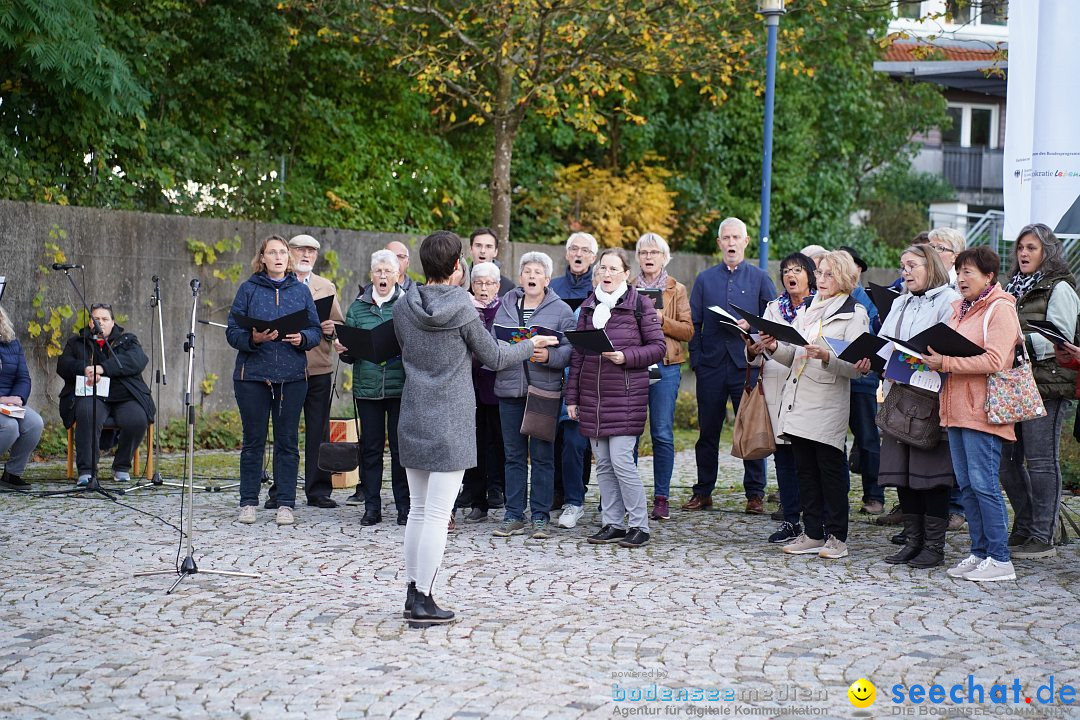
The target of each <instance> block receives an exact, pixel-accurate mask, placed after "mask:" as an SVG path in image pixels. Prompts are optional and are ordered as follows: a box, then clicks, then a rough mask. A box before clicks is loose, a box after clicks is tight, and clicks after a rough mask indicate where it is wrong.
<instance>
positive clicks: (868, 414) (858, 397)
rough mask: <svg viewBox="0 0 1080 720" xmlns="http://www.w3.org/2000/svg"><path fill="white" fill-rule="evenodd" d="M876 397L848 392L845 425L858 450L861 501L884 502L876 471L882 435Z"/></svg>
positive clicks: (879, 462)
mask: <svg viewBox="0 0 1080 720" xmlns="http://www.w3.org/2000/svg"><path fill="white" fill-rule="evenodd" d="M877 409H878V407H877V398H876V397H875V396H873V395H870V394H868V393H861V392H853V393H851V407H850V409H849V410H848V426H849V427H850V428H851V434H852V435H854V436H855V444H856V445H857V446H858V448H859V466H860V467H859V469H860V470H862V472H861V473H860V475H861V476H862V486H863V494H862V499H863V502H864V503H865V502H870V501H871V500H876V501H878V502H880V503H883V502H885V491H884V490H883V489H882V487H881V486H880V485H878V468H879V467H880V465H881V435H880V434H879V433H878V426H877V423H875V422H874V418H875V417H876V416H877Z"/></svg>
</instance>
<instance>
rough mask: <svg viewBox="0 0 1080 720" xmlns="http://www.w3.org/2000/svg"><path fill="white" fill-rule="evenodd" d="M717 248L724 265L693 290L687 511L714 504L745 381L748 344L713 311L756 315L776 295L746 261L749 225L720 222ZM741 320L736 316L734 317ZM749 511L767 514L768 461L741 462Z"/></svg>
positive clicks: (762, 273) (769, 282) (736, 221)
mask: <svg viewBox="0 0 1080 720" xmlns="http://www.w3.org/2000/svg"><path fill="white" fill-rule="evenodd" d="M716 244H717V246H718V247H719V249H720V256H721V260H722V262H721V263H720V264H719V265H714V266H713V267H711V268H709V269H707V270H705V271H704V272H702V273H701V274H700V275H698V276H697V279H695V280H694V287H693V289H692V290H691V291H690V317H691V320H692V321H693V323H694V337H693V338H692V339H691V340H690V367H691V368H692V369H693V370H694V373H695V375H696V376H697V403H698V440H697V443H696V444H695V446H694V451H695V454H696V456H697V483H696V484H695V485H694V495H693V497H692V498H690V501H689V502H688V503H686V504H685V505H683V510H702V509H704V508H707V507H709V506H711V505H712V492H713V490H714V489H715V488H716V473H717V469H718V461H717V458H718V455H719V452H720V431H721V430H722V429H723V427H724V418H725V416H726V415H727V403H728V400H731V404H732V405H733V406H734V408H735V411H736V412H738V410H739V401H740V400H741V399H742V390H743V382H744V380H745V377H746V353H745V347H746V345H745V343H744V342H743V340H742V336H741V335H739V334H738V333H736V332H734V331H731V330H726V329H724V328H723V327H722V326H721V325H720V323H719V319H720V316H719V315H717V314H716V313H714V312H712V311H710V310H709V309H708V308H710V307H711V306H713V305H719V306H720V307H721V308H723V309H724V310H726V311H727V312H729V313H732V314H734V310H733V309H732V307H731V306H732V305H738V306H739V307H741V308H743V309H744V310H749V311H751V312H754V313H757V314H758V315H760V314H762V313H764V312H765V306H766V305H767V304H768V303H769V302H770V301H771V300H773V299H774V298H775V297H776V288H775V287H774V286H773V284H772V280H770V279H769V274H768V273H766V272H765V271H764V270H762V269H760V268H758V267H755V266H754V265H751V264H750V263H748V262H746V244H747V237H746V224H745V223H744V222H743V221H742V220H739V219H738V218H727V219H726V220H724V221H723V222H722V223H720V230H719V232H718V233H717V239H716ZM736 317H737V316H736ZM743 488H744V490H745V491H746V512H748V513H754V514H759V513H763V512H765V504H764V503H765V461H764V460H744V461H743Z"/></svg>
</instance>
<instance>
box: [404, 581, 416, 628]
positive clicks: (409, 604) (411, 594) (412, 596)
mask: <svg viewBox="0 0 1080 720" xmlns="http://www.w3.org/2000/svg"><path fill="white" fill-rule="evenodd" d="M415 602H416V583H414V582H411V583H409V588H408V589H407V590H406V591H405V612H403V613H401V617H403V618H405V619H406V620H408V619H409V617H410V616H411V615H412V608H413V604H414V603H415Z"/></svg>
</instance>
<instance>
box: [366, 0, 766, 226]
mask: <svg viewBox="0 0 1080 720" xmlns="http://www.w3.org/2000/svg"><path fill="white" fill-rule="evenodd" d="M365 7H366V9H358V12H357V15H356V19H355V21H354V23H355V25H354V26H355V27H356V28H357V32H360V31H361V29H365V28H366V29H368V30H369V31H370V32H371V33H373V34H374V36H375V37H377V38H378V40H379V41H381V42H383V43H385V44H386V45H387V46H388V47H390V48H392V49H393V51H394V58H393V61H392V64H393V66H395V67H398V68H401V69H404V70H406V71H407V72H408V73H409V74H410V75H411V76H412V77H413V78H414V80H415V82H416V86H417V87H418V88H419V89H420V90H421V91H422V92H424V93H426V94H428V95H430V96H431V97H433V98H435V100H436V103H437V105H436V108H435V111H436V112H438V113H440V114H441V115H442V116H443V117H444V118H446V119H447V121H448V122H449V123H450V125H451V126H453V125H454V124H456V123H458V122H462V123H475V124H487V125H490V126H491V127H492V134H493V140H494V154H493V159H492V167H491V180H490V185H489V189H490V195H491V225H492V227H493V228H494V229H495V230H496V232H497V233H498V234H499V237H500V238H501V239H505V238H506V237H507V234H508V229H509V224H510V211H511V190H512V185H511V162H512V158H513V151H514V143H515V139H516V137H517V134H518V131H519V130H520V128H521V125H522V122H523V121H524V120H525V118H526V117H527V116H528V115H529V114H530V113H534V114H537V115H540V116H542V117H544V118H548V119H553V118H560V119H562V120H565V121H566V122H568V123H569V124H570V125H572V126H573V127H574V128H575V129H577V130H579V131H582V132H585V133H591V134H594V135H595V136H596V137H597V139H598V140H599V141H600V142H604V141H605V140H606V138H605V136H604V127H605V125H606V124H607V120H606V118H605V117H604V114H603V113H602V112H601V108H599V107H598V105H597V103H598V102H600V101H601V100H602V99H603V98H612V100H611V102H612V103H614V106H615V108H616V111H617V112H618V113H620V114H622V115H624V116H625V117H626V118H627V119H629V120H631V121H633V122H641V121H642V118H641V117H640V116H639V115H636V114H635V112H634V111H633V110H632V109H631V106H632V104H633V103H634V101H635V100H636V95H635V92H634V90H633V81H634V79H635V78H636V77H637V76H638V75H639V74H652V75H668V76H678V77H680V78H682V79H687V80H689V79H693V80H695V81H697V82H698V83H699V86H698V87H699V89H700V91H701V93H702V94H703V95H705V96H707V97H709V98H710V99H712V100H714V101H720V100H722V99H723V98H724V97H725V96H726V86H729V85H730V84H731V83H732V82H733V81H734V77H735V76H736V75H737V74H738V73H741V72H744V71H745V70H746V69H747V68H748V63H749V58H748V56H747V54H746V48H747V47H748V46H750V45H751V44H752V41H753V34H752V31H751V28H752V27H753V28H755V29H756V28H757V23H758V21H757V20H755V18H754V16H753V15H752V14H751V13H750V12H747V11H746V8H745V3H741V2H738V0H637V1H628V0H622V1H620V2H614V3H613V2H609V1H606V0H539V1H538V2H529V3H521V2H518V1H517V0H491V1H489V2H470V1H469V0H418V1H417V2H413V1H412V0H378V1H376V2H372V3H370V4H366V5H365Z"/></svg>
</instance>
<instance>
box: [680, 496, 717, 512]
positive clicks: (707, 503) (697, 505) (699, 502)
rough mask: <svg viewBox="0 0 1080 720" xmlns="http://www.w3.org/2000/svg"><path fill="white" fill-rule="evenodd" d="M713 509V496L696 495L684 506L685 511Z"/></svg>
mask: <svg viewBox="0 0 1080 720" xmlns="http://www.w3.org/2000/svg"><path fill="white" fill-rule="evenodd" d="M708 507H712V496H710V495H695V496H693V497H692V498H690V501H689V502H688V503H686V504H685V505H683V506H682V509H683V510H704V509H705V508H708Z"/></svg>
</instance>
